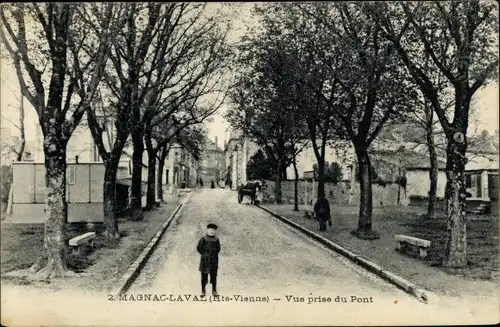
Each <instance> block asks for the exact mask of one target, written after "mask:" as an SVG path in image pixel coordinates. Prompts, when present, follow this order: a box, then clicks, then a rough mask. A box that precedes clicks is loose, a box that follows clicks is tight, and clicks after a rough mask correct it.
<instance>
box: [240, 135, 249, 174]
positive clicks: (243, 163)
mask: <svg viewBox="0 0 500 327" xmlns="http://www.w3.org/2000/svg"><path fill="white" fill-rule="evenodd" d="M241 153H242V155H241V182H242V184H245V183H246V182H247V161H248V160H247V155H248V141H247V140H246V139H243V147H242V151H241Z"/></svg>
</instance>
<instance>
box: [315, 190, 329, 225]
mask: <svg viewBox="0 0 500 327" xmlns="http://www.w3.org/2000/svg"><path fill="white" fill-rule="evenodd" d="M314 213H315V214H316V219H318V221H319V230H320V231H321V232H322V231H325V230H326V222H327V221H328V223H329V224H330V227H331V226H332V217H331V215H330V205H329V204H328V200H327V199H326V198H325V197H324V196H322V197H320V198H319V199H318V201H316V203H315V204H314Z"/></svg>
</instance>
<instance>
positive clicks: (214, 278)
mask: <svg viewBox="0 0 500 327" xmlns="http://www.w3.org/2000/svg"><path fill="white" fill-rule="evenodd" d="M208 275H209V274H204V273H201V289H202V291H205V288H206V286H207V283H208ZM210 284H212V291H216V290H217V270H211V271H210Z"/></svg>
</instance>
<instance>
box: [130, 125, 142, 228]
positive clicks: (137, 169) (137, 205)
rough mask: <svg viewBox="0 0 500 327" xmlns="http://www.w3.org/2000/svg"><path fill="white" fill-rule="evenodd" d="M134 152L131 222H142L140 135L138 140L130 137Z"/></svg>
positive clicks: (135, 137)
mask: <svg viewBox="0 0 500 327" xmlns="http://www.w3.org/2000/svg"><path fill="white" fill-rule="evenodd" d="M132 140H133V145H134V152H133V154H132V190H131V191H132V192H131V193H132V198H131V203H130V205H131V219H132V220H133V221H138V220H142V218H143V215H142V155H143V153H144V143H143V140H142V135H141V137H140V140H138V137H137V136H133V137H132Z"/></svg>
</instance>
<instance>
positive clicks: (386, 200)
mask: <svg viewBox="0 0 500 327" xmlns="http://www.w3.org/2000/svg"><path fill="white" fill-rule="evenodd" d="M305 184H306V181H304V180H300V181H299V185H298V191H299V192H298V198H299V204H304V199H305ZM294 185H295V182H294V181H293V180H287V181H283V182H282V183H281V190H282V194H283V203H289V204H293V202H294V190H295V188H294ZM311 188H312V183H311V182H308V190H309V192H310V190H311ZM314 189H315V190H316V194H317V189H318V182H315V188H314ZM274 191H275V182H274V181H269V180H266V181H265V185H264V188H263V202H264V203H274V202H275V197H274ZM359 191H360V190H359V183H354V188H353V189H352V191H351V189H350V183H349V182H342V183H338V184H333V183H325V195H326V198H327V199H328V201H329V202H330V203H332V204H349V196H350V197H351V199H350V200H351V201H350V204H351V205H359ZM372 192H373V206H374V207H375V206H392V205H397V196H398V185H397V184H389V185H386V186H385V187H383V186H379V185H375V184H373V185H372ZM349 193H352V194H351V195H349ZM315 196H316V195H315ZM400 197H401V198H400V200H401V204H403V205H407V204H408V201H407V200H406V197H405V192H404V189H403V188H401V192H400ZM308 200H309V201H308V202H309V204H310V205H312V200H311V197H310V196H309V199H308Z"/></svg>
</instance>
